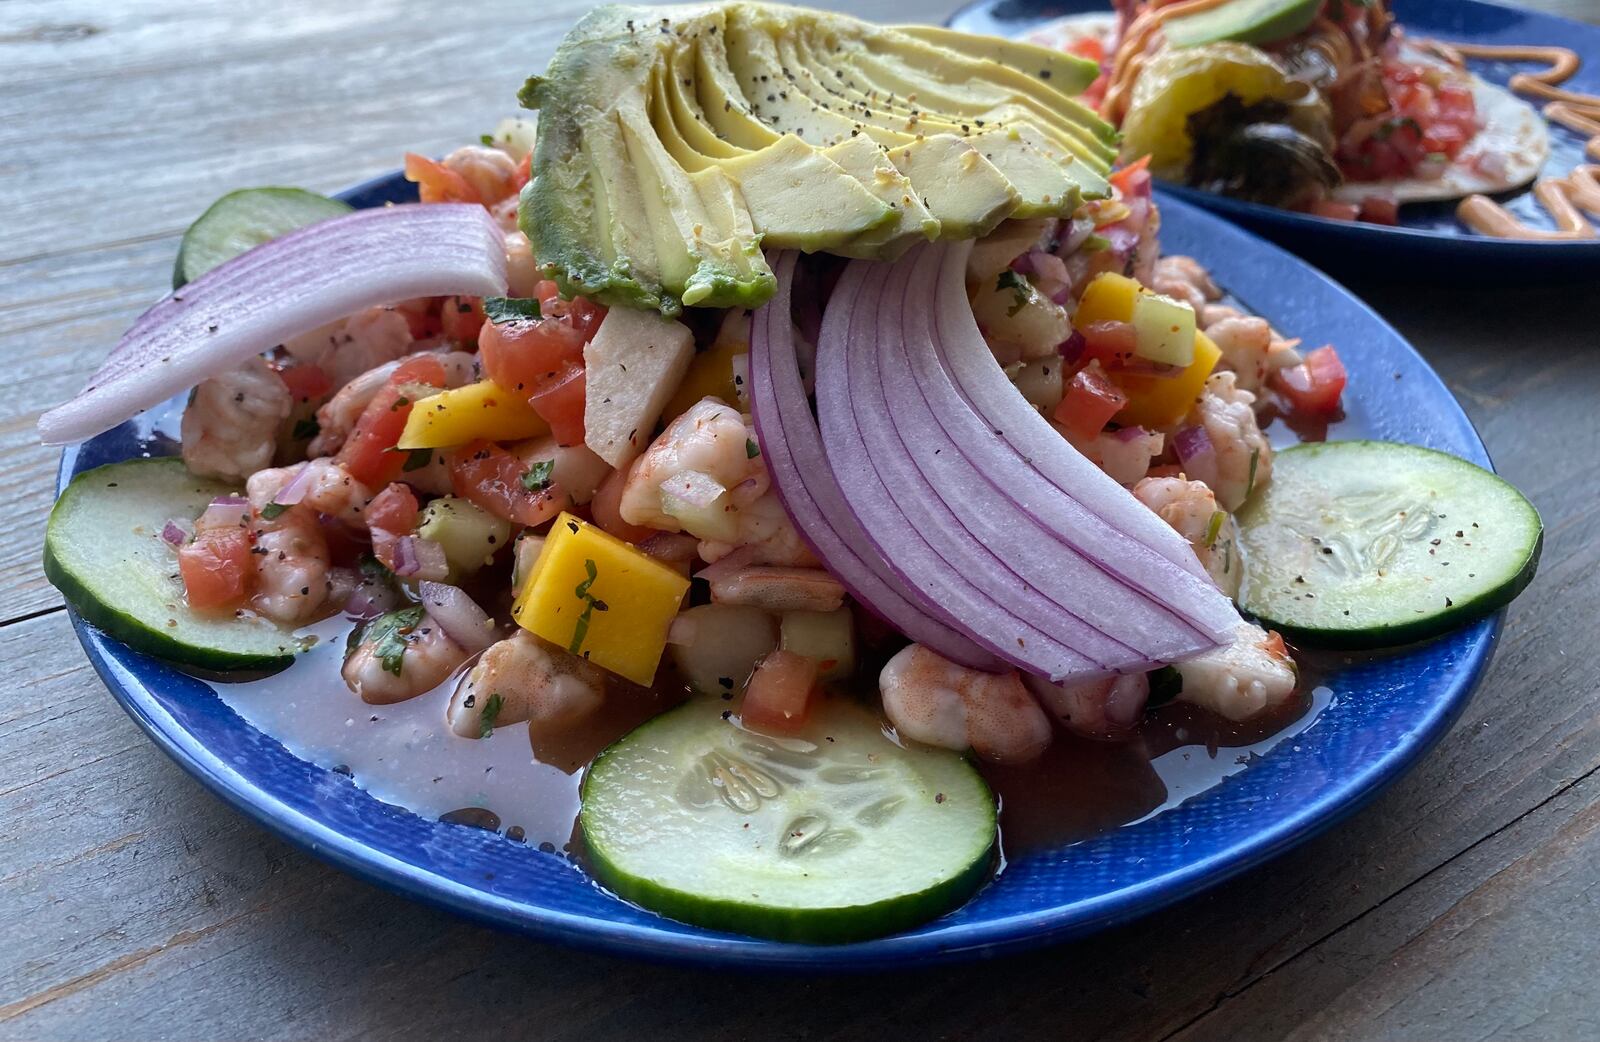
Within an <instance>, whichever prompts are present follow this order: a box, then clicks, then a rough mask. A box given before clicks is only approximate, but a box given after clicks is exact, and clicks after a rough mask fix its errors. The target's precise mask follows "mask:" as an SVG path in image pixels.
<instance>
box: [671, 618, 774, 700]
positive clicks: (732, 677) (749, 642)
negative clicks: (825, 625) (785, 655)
mask: <svg viewBox="0 0 1600 1042" xmlns="http://www.w3.org/2000/svg"><path fill="white" fill-rule="evenodd" d="M678 618H679V619H680V620H682V621H683V623H685V624H686V625H687V626H688V627H689V628H690V633H691V634H692V636H691V638H690V639H689V640H688V642H687V643H683V644H672V645H669V647H668V650H669V651H670V652H671V653H672V662H673V664H674V665H675V666H677V667H678V673H679V674H680V675H681V676H682V677H683V679H684V680H686V681H688V683H689V686H690V687H692V688H694V689H695V690H696V691H698V692H700V693H701V694H703V695H723V696H729V697H731V696H733V695H737V694H739V693H740V692H741V691H743V690H744V686H745V683H746V682H747V681H748V680H749V679H750V674H751V673H752V672H754V670H755V668H756V663H757V662H759V661H761V657H762V656H763V655H765V654H766V653H767V652H769V651H771V650H772V649H773V648H775V647H777V646H778V624H777V622H776V621H774V620H773V618H772V616H771V615H768V614H767V613H766V612H764V611H762V610H761V609H760V608H752V607H750V606H749V605H745V604H700V605H696V606H695V607H693V608H689V609H688V610H686V611H682V612H679V613H678Z"/></svg>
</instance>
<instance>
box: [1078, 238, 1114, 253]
mask: <svg viewBox="0 0 1600 1042" xmlns="http://www.w3.org/2000/svg"><path fill="white" fill-rule="evenodd" d="M1078 248H1079V249H1080V250H1082V251H1083V252H1084V253H1099V252H1100V251H1101V250H1109V249H1110V248H1111V240H1110V239H1108V238H1106V237H1105V236H1104V235H1091V236H1089V237H1088V238H1087V239H1085V240H1083V245H1082V246H1080V247H1078Z"/></svg>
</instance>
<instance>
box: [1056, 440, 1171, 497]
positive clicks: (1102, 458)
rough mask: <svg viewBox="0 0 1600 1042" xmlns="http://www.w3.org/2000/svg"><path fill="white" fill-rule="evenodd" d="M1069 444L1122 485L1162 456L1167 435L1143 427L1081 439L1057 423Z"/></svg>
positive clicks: (1139, 476) (1133, 480)
mask: <svg viewBox="0 0 1600 1042" xmlns="http://www.w3.org/2000/svg"><path fill="white" fill-rule="evenodd" d="M1056 430H1058V431H1060V432H1061V434H1062V436H1063V437H1065V438H1066V439H1067V440H1068V441H1070V442H1072V447H1073V448H1075V449H1077V450H1078V451H1079V452H1081V453H1083V454H1084V456H1086V457H1087V458H1088V459H1089V461H1090V462H1091V463H1093V464H1095V466H1097V467H1099V468H1100V469H1101V470H1103V471H1105V472H1106V473H1107V474H1109V475H1111V478H1112V480H1114V481H1116V482H1117V483H1118V484H1121V485H1132V484H1134V483H1135V482H1137V481H1139V479H1141V478H1143V477H1144V476H1145V475H1146V474H1148V473H1149V472H1150V461H1151V460H1153V459H1155V458H1156V457H1157V456H1159V455H1161V451H1162V448H1163V447H1164V446H1165V445H1166V436H1165V435H1162V434H1158V433H1156V432H1154V431H1147V430H1145V429H1144V428H1142V427H1125V428H1123V429H1122V430H1117V431H1107V432H1105V433H1102V434H1097V435H1095V436H1094V437H1092V438H1088V439H1083V438H1079V437H1077V436H1075V435H1073V434H1072V433H1070V432H1069V431H1068V430H1067V428H1065V427H1061V426H1057V427H1056Z"/></svg>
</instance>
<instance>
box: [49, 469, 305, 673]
mask: <svg viewBox="0 0 1600 1042" xmlns="http://www.w3.org/2000/svg"><path fill="white" fill-rule="evenodd" d="M237 492H238V490H237V489H234V488H230V487H229V486H227V485H223V484H220V483H218V482H215V481H209V480H207V479H205V478H197V477H195V476H194V475H192V474H190V473H189V471H188V469H187V468H186V467H184V465H183V461H182V460H180V459H174V458H170V457H169V458H163V459H132V460H127V461H125V462H123V463H111V464H108V465H106V466H104V467H96V468H95V469H94V470H87V471H84V472H83V473H82V474H79V475H78V476H77V477H75V478H73V479H72V484H70V485H68V486H67V489H66V491H65V492H63V493H61V498H60V499H58V500H57V501H56V505H55V509H53V510H51V511H50V524H49V526H48V527H47V528H46V530H45V539H44V574H45V577H46V578H48V579H49V580H50V582H51V583H52V584H54V586H55V587H56V589H58V590H60V591H61V595H62V596H63V597H65V598H66V599H67V603H68V604H70V605H72V607H73V608H74V609H75V610H76V611H77V612H78V614H79V615H81V616H83V617H84V619H86V620H88V621H89V622H91V623H93V624H94V625H96V626H98V627H100V628H101V629H103V630H105V631H106V633H108V634H109V635H110V636H112V637H114V638H116V639H117V640H120V641H122V642H123V643H124V644H127V645H128V646H129V647H131V648H134V649H135V650H138V651H142V652H144V653H145V654H147V655H156V656H159V657H161V658H165V659H170V660H172V661H174V662H180V663H183V664H185V665H188V666H194V667H198V668H201V669H208V670H272V669H281V668H283V667H284V666H287V665H288V664H289V663H290V662H291V661H293V659H294V656H295V653H296V652H297V651H300V650H301V648H302V643H303V642H302V641H301V640H300V639H299V638H297V637H295V636H294V635H292V634H290V633H288V632H286V631H285V630H283V629H280V628H279V627H278V626H275V625H273V624H272V623H270V622H267V621H265V620H262V619H257V618H244V617H236V616H235V615H234V614H233V613H232V612H228V613H226V614H223V615H206V614H202V613H200V612H195V611H191V610H190V608H189V606H188V605H187V604H186V603H184V597H183V583H182V581H181V580H180V579H179V578H178V574H177V573H178V562H177V555H176V554H175V553H174V552H173V550H172V547H170V546H168V545H167V544H166V542H165V541H163V539H162V538H161V532H162V529H163V528H164V527H165V526H166V523H167V521H168V520H171V519H175V518H176V519H183V520H188V519H191V518H195V517H198V516H199V515H200V514H201V513H202V512H203V511H204V510H205V508H206V506H207V505H208V504H210V502H211V501H212V499H214V498H216V497H217V496H224V495H230V494H235V493H237Z"/></svg>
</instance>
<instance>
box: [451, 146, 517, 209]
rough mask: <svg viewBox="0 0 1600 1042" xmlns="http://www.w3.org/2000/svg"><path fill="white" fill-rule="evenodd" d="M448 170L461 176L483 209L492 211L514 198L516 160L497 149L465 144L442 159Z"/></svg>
mask: <svg viewBox="0 0 1600 1042" xmlns="http://www.w3.org/2000/svg"><path fill="white" fill-rule="evenodd" d="M444 165H445V167H446V168H447V169H449V170H452V171H454V172H455V173H458V174H460V175H461V177H462V179H463V180H464V181H466V182H467V184H469V185H471V186H472V190H473V191H474V192H477V193H478V199H479V201H480V202H482V203H483V205H484V206H486V207H488V208H489V209H490V210H493V209H494V208H495V207H496V206H498V205H499V204H501V203H503V202H505V201H506V200H507V199H515V198H516V195H517V191H518V189H519V188H521V185H519V184H518V183H517V161H516V160H515V159H512V158H511V156H510V155H509V154H508V153H506V152H502V151H501V150H500V149H498V148H485V147H484V146H482V145H464V146H462V147H461V148H458V149H456V150H455V151H454V152H451V153H450V154H449V155H447V156H445V157H444Z"/></svg>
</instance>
